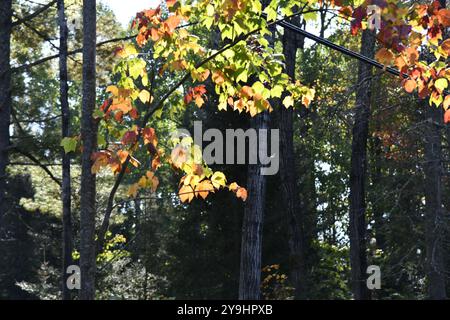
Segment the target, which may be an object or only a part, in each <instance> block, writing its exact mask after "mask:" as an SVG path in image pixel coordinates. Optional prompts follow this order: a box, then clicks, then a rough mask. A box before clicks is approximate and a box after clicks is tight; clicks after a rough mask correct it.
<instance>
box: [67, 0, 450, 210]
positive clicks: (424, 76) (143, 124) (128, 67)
mask: <svg viewBox="0 0 450 320" xmlns="http://www.w3.org/2000/svg"><path fill="white" fill-rule="evenodd" d="M372 4H375V5H377V6H378V7H379V8H380V9H381V28H380V30H378V32H377V33H376V37H377V39H378V40H379V41H380V43H382V44H383V47H382V48H381V49H380V50H379V51H378V52H377V54H376V57H377V59H378V60H379V61H380V62H382V63H383V64H385V65H391V64H395V65H396V66H397V67H398V69H399V70H400V71H401V73H402V74H404V75H407V78H406V79H404V80H403V86H404V87H405V89H406V91H408V92H412V91H414V90H415V89H416V88H418V92H419V96H420V97H422V98H424V97H426V96H430V104H432V103H434V104H435V105H436V106H439V105H440V104H442V103H443V106H444V108H445V109H448V107H449V105H450V95H447V96H445V89H446V88H447V87H448V81H449V78H448V74H449V73H448V71H447V65H446V64H445V62H444V61H442V59H446V58H447V56H448V54H449V53H450V45H449V43H448V41H443V42H441V41H440V40H442V37H443V36H442V34H443V28H445V27H447V26H449V25H450V11H449V10H447V9H442V8H440V7H439V2H438V1H435V2H433V3H432V4H431V5H418V4H413V5H411V6H405V5H402V4H398V3H397V2H396V1H393V0H367V1H365V2H363V3H362V4H361V5H360V6H358V7H356V8H353V7H350V6H343V3H342V2H341V1H331V2H329V3H328V2H327V3H326V5H327V8H330V7H333V6H334V7H340V9H339V10H340V12H341V14H342V15H347V16H351V17H352V19H353V20H352V33H353V34H356V33H357V32H358V30H360V29H365V28H367V27H368V23H367V22H366V21H365V20H366V19H368V18H370V17H368V16H367V7H368V5H372ZM322 5H324V2H323V1H308V2H305V3H303V2H302V1H271V2H270V3H269V4H268V5H267V6H266V8H265V9H264V10H263V9H262V4H261V1H259V0H233V1H222V0H214V1H209V0H208V1H206V0H203V1H195V2H194V1H191V0H188V1H185V2H182V1H176V0H168V1H165V2H162V3H161V5H160V6H158V7H157V8H155V9H150V10H144V11H142V12H139V13H138V14H137V15H136V18H135V19H134V21H133V23H132V28H134V29H136V30H137V32H138V34H137V37H136V44H137V46H135V45H133V44H126V45H124V46H122V47H120V48H118V49H117V50H116V52H115V53H116V56H117V58H118V59H119V60H118V62H117V64H116V65H115V67H114V70H113V71H114V74H115V75H116V76H117V77H116V79H118V80H117V81H116V83H115V84H114V85H111V86H109V87H108V88H107V90H106V91H107V92H109V94H110V97H109V98H108V99H107V100H106V101H105V103H104V104H103V105H102V106H101V108H100V109H99V110H97V112H96V117H97V118H98V119H99V120H103V125H104V127H106V129H107V132H108V134H109V139H110V140H111V139H114V140H115V141H116V142H112V143H107V142H106V141H105V143H104V144H105V145H106V148H105V149H103V150H100V151H99V152H97V153H95V154H94V155H93V159H94V166H93V168H92V171H93V172H94V173H96V172H98V170H100V168H102V167H105V166H109V167H110V168H111V169H112V171H113V172H114V173H115V174H118V173H121V172H122V171H124V172H125V173H127V172H129V171H130V169H129V168H128V167H127V166H128V164H129V163H131V164H132V165H133V166H134V167H139V166H140V161H139V160H138V159H136V158H135V157H134V156H133V153H135V152H136V151H137V150H142V149H143V148H144V150H145V149H147V153H148V154H149V156H150V157H151V158H152V168H151V170H149V171H146V173H145V175H144V176H142V177H141V178H140V180H139V182H137V183H135V184H133V185H132V186H131V187H130V190H129V194H130V195H132V196H136V195H137V192H138V190H139V189H141V188H151V189H152V190H153V191H155V190H156V188H157V186H158V184H159V180H158V178H157V177H156V176H155V171H156V170H157V169H158V167H159V166H160V165H161V160H165V161H166V162H168V163H170V164H172V165H173V167H174V168H176V169H181V170H182V171H183V172H184V173H185V176H184V177H183V178H182V180H181V181H180V185H181V187H180V191H179V195H180V198H181V200H182V201H183V202H185V201H189V202H190V201H192V199H193V198H194V196H196V197H198V196H200V197H201V198H203V199H205V198H206V197H207V196H208V194H209V193H211V192H215V191H216V190H218V189H220V188H221V187H225V186H226V182H225V181H226V178H225V176H224V175H223V173H220V175H217V174H216V173H213V172H212V171H211V170H209V168H208V167H207V166H206V165H205V164H204V163H202V161H201V160H199V161H197V159H196V157H197V154H199V156H200V158H201V152H200V151H198V152H197V151H196V150H195V147H194V146H192V145H189V146H188V145H183V144H182V145H181V146H178V147H176V148H175V149H174V150H173V152H172V154H171V157H164V150H162V149H158V148H157V138H156V133H155V130H154V129H153V128H151V127H148V122H149V120H150V118H151V117H152V116H155V117H158V116H159V117H160V116H161V114H162V109H163V107H164V106H165V105H167V104H168V103H170V105H171V106H170V107H173V106H174V105H185V106H186V105H189V104H191V103H195V105H196V106H197V107H199V108H201V107H202V106H203V105H204V103H205V99H207V90H206V86H205V85H204V84H203V83H204V82H205V81H208V80H209V79H210V81H211V82H212V83H213V84H214V87H215V93H216V94H217V95H218V106H217V107H218V110H227V109H228V107H229V108H231V109H232V110H234V111H238V112H239V113H241V112H246V113H249V114H250V115H251V116H255V115H257V114H259V113H260V112H263V111H266V110H267V111H272V107H271V103H270V101H271V100H272V99H280V98H282V97H283V100H282V103H283V105H284V106H285V107H286V108H289V107H293V106H294V105H295V103H296V101H299V102H301V103H302V104H303V105H305V106H308V105H309V104H310V103H311V101H312V100H313V99H314V96H315V90H314V89H311V88H308V87H307V86H304V85H302V84H301V83H300V82H299V81H297V82H292V81H291V79H290V78H289V76H288V75H286V74H285V73H284V72H283V57H282V55H278V54H276V51H275V49H274V45H273V40H272V33H273V31H274V30H273V29H271V28H273V27H274V26H275V24H276V22H277V19H278V14H279V13H281V14H282V15H283V16H284V18H286V17H289V16H293V15H297V14H299V13H305V14H306V13H307V12H313V11H317V10H320V8H321V6H322ZM300 7H301V8H302V9H301V10H300V11H299V12H294V11H295V10H298V8H300ZM317 8H319V9H317ZM190 25H196V27H198V28H206V29H207V30H211V29H212V30H214V29H218V30H220V36H221V40H222V42H223V43H224V44H223V46H222V47H220V48H219V49H218V48H208V47H206V46H205V45H204V44H203V43H202V42H201V41H200V39H199V38H198V37H197V36H196V35H195V34H193V33H191V32H190V29H189V26H190ZM423 43H427V44H428V46H427V50H429V51H430V52H432V53H433V54H434V56H435V61H433V62H432V63H428V62H427V61H425V62H424V61H421V59H420V57H421V56H420V55H421V50H423V49H422V47H421V45H422V44H423ZM144 56H146V57H148V58H146V59H144V58H142V57H144ZM149 74H150V75H151V76H149ZM168 76H170V77H171V78H174V79H180V80H179V81H178V82H176V83H175V85H174V86H173V87H172V88H171V89H169V90H168V91H167V92H165V93H164V94H162V95H161V96H160V97H158V99H154V97H153V93H154V91H155V90H154V88H153V82H154V79H155V77H161V78H165V77H168ZM189 78H190V79H192V82H193V84H194V86H193V87H190V88H187V93H185V94H184V96H183V95H182V94H180V90H179V89H180V87H181V86H183V85H185V84H186V80H187V79H189ZM196 82H197V83H198V84H196ZM444 96H445V97H444ZM169 109H170V108H169ZM445 116H446V119H447V118H448V119H450V114H449V111H447V112H446V115H445ZM117 141H120V142H117ZM186 141H187V140H186ZM186 141H184V142H186ZM73 146H74V143H73V142H72V141H66V142H65V143H64V147H65V148H66V150H73ZM188 149H192V150H194V152H189V153H190V154H194V156H193V157H188V156H186V155H185V153H186V154H187V153H188V152H187V150H188ZM174 158H176V159H175V160H174ZM191 158H192V159H191ZM215 174H216V175H215ZM219 176H220V183H219V182H217V181H216V182H215V180H214V179H217V177H219ZM222 176H223V177H222ZM213 178H214V179H213ZM227 187H228V188H229V189H230V190H232V191H233V192H235V193H236V195H237V196H238V197H240V198H242V199H244V200H245V198H246V191H244V190H245V189H243V188H242V187H240V186H238V185H237V184H235V183H232V184H230V185H228V186H227Z"/></svg>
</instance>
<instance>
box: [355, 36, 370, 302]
mask: <svg viewBox="0 0 450 320" xmlns="http://www.w3.org/2000/svg"><path fill="white" fill-rule="evenodd" d="M374 50H375V37H374V35H373V33H372V31H369V30H365V31H363V34H362V40H361V53H362V54H363V55H365V56H367V57H370V58H373V56H374ZM371 85H372V67H371V66H369V65H368V64H366V63H364V62H360V63H359V68H358V83H357V88H356V103H355V122H354V126H353V141H352V156H351V169H350V170H351V171H350V199H349V201H350V217H349V218H350V219H349V229H350V264H351V278H352V291H353V295H354V298H355V299H356V300H364V299H370V292H369V290H368V289H367V286H366V277H365V275H366V269H367V256H366V218H365V214H366V190H365V186H366V171H367V170H366V169H367V138H368V131H369V115H370V96H371Z"/></svg>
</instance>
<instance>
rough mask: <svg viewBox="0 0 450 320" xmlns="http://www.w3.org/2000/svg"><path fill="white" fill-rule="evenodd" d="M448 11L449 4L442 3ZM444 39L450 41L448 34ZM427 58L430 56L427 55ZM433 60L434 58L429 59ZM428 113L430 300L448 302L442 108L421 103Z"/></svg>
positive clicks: (426, 151) (427, 173)
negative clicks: (445, 300)
mask: <svg viewBox="0 0 450 320" xmlns="http://www.w3.org/2000/svg"><path fill="white" fill-rule="evenodd" d="M439 3H440V5H441V6H442V7H443V8H445V7H446V1H445V0H440V1H439ZM444 38H445V39H446V38H448V35H447V34H446V32H445V33H444ZM425 54H426V53H425ZM429 60H431V58H430V59H429ZM420 105H421V108H423V111H424V112H425V117H426V120H427V121H426V123H427V124H426V128H425V137H424V138H425V141H424V143H425V145H424V152H425V163H424V173H425V185H424V187H425V190H424V191H425V248H426V265H425V270H426V274H427V282H428V283H427V284H428V297H429V298H430V299H435V300H437V299H446V297H447V295H446V291H445V275H444V271H445V263H444V254H443V248H442V245H443V240H444V237H445V221H444V208H443V202H442V172H443V167H442V136H441V135H442V132H441V128H443V112H442V108H440V107H439V108H435V107H434V106H431V107H430V106H429V104H428V100H427V99H425V100H422V101H420Z"/></svg>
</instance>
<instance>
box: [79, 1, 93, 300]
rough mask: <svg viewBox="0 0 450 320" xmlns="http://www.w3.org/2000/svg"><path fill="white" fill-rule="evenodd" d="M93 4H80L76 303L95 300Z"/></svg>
mask: <svg viewBox="0 0 450 320" xmlns="http://www.w3.org/2000/svg"><path fill="white" fill-rule="evenodd" d="M95 44H96V0H84V1H83V102H82V104H83V106H82V114H81V141H82V143H83V153H82V156H81V161H82V162H81V190H80V193H81V204H80V210H81V213H80V270H81V290H80V299H82V300H93V299H94V298H95V271H96V265H95V260H96V259H95V252H96V250H95V249H96V248H95V238H94V236H95V212H96V210H95V207H96V202H95V192H96V188H95V187H96V186H95V175H94V174H92V172H91V167H92V160H91V155H92V153H93V152H94V151H95V149H96V147H97V146H96V144H97V125H96V123H95V120H94V118H93V115H92V114H93V112H94V108H95V103H96V102H95V86H96V83H95V59H96V57H95V54H96V46H95Z"/></svg>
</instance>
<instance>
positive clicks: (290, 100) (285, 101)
mask: <svg viewBox="0 0 450 320" xmlns="http://www.w3.org/2000/svg"><path fill="white" fill-rule="evenodd" d="M283 105H284V106H285V107H286V109H287V108H289V107H292V106H294V98H293V97H292V96H286V97H285V98H284V99H283Z"/></svg>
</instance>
